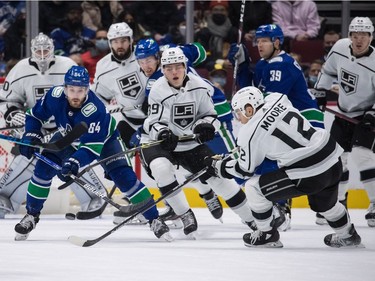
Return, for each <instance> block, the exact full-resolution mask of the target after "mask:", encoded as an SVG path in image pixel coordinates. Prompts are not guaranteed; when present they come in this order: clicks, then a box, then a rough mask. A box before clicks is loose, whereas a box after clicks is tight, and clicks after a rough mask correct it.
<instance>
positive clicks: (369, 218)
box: [365, 203, 375, 227]
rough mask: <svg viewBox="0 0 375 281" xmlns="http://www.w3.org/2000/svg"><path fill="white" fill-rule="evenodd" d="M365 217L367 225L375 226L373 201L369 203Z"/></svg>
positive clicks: (374, 205) (374, 204)
mask: <svg viewBox="0 0 375 281" xmlns="http://www.w3.org/2000/svg"><path fill="white" fill-rule="evenodd" d="M367 212H368V213H367V214H366V215H365V219H366V220H367V225H368V226H369V227H375V203H370V207H369V208H368V210H367Z"/></svg>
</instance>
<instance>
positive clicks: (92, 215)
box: [76, 185, 116, 220]
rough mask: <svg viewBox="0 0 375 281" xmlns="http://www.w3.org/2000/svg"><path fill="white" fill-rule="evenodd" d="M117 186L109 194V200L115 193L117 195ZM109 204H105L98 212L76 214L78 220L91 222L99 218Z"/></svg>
mask: <svg viewBox="0 0 375 281" xmlns="http://www.w3.org/2000/svg"><path fill="white" fill-rule="evenodd" d="M115 190H116V186H115V185H114V186H113V187H112V189H111V191H110V192H109V193H108V199H111V198H112V195H113V193H115ZM107 205H108V202H104V204H103V205H102V206H101V207H100V208H99V209H97V210H94V211H91V212H90V211H79V212H77V214H76V218H77V220H91V219H93V218H96V217H99V216H100V215H101V214H103V212H104V210H105V208H106V207H107Z"/></svg>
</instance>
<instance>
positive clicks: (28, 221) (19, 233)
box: [14, 214, 39, 241]
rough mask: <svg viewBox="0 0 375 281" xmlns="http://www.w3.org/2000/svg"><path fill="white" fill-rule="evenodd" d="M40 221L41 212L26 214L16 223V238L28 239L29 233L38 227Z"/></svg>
mask: <svg viewBox="0 0 375 281" xmlns="http://www.w3.org/2000/svg"><path fill="white" fill-rule="evenodd" d="M38 222H39V214H37V215H36V216H33V215H29V214H26V215H25V216H24V217H23V219H22V220H21V221H20V222H19V223H17V224H16V226H15V227H14V230H15V231H16V236H15V238H14V239H15V240H16V241H22V240H26V239H27V237H28V236H29V233H30V232H31V231H32V230H33V229H34V228H35V227H36V225H37V223H38Z"/></svg>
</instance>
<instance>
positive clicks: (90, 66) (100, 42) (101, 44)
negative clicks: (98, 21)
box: [81, 29, 109, 78]
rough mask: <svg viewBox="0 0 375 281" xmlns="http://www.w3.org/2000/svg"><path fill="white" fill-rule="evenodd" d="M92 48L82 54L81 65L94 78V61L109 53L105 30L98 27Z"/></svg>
mask: <svg viewBox="0 0 375 281" xmlns="http://www.w3.org/2000/svg"><path fill="white" fill-rule="evenodd" d="M93 41H94V44H95V46H93V47H92V48H90V49H89V50H88V51H87V52H85V53H83V54H82V56H81V57H82V61H83V66H84V67H85V68H86V69H87V70H88V72H89V75H90V77H91V78H94V75H95V71H96V63H97V62H98V61H99V60H100V59H101V58H103V57H104V56H105V55H106V54H108V53H109V44H108V39H107V30H106V29H98V30H97V31H96V36H95V40H93Z"/></svg>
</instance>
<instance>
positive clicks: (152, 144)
mask: <svg viewBox="0 0 375 281" xmlns="http://www.w3.org/2000/svg"><path fill="white" fill-rule="evenodd" d="M196 137H197V135H196V134H193V135H186V136H181V137H179V138H178V141H188V140H193V139H195V138H196ZM161 142H162V140H159V141H153V142H149V143H144V144H141V145H140V146H137V147H134V148H131V149H128V150H125V151H121V152H118V153H116V154H113V155H111V156H108V157H106V158H104V159H101V160H99V161H97V162H95V163H93V164H91V165H89V166H87V167H86V168H84V169H83V170H82V171H80V172H79V173H78V174H77V177H80V176H82V175H83V174H84V173H86V172H87V171H88V170H90V169H92V168H94V167H96V166H98V165H100V164H102V163H104V162H107V161H108V160H110V159H113V158H116V157H119V156H123V155H126V154H131V153H135V152H137V151H139V150H141V149H146V148H149V147H152V146H155V145H158V144H160V143H161ZM71 183H72V181H68V182H66V183H64V184H62V185H60V186H59V187H58V188H57V189H59V190H61V189H64V188H66V187H68V186H69V185H70V184H71Z"/></svg>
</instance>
